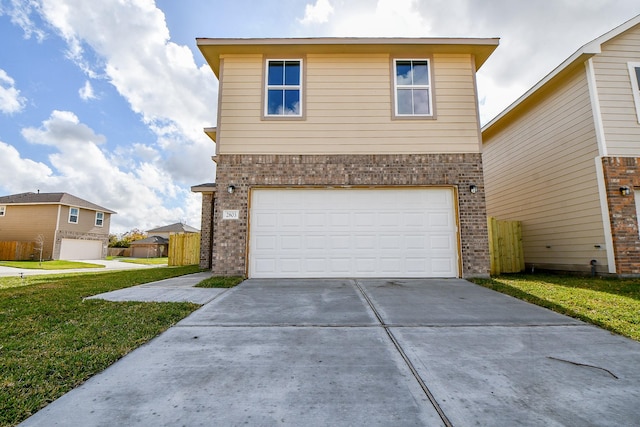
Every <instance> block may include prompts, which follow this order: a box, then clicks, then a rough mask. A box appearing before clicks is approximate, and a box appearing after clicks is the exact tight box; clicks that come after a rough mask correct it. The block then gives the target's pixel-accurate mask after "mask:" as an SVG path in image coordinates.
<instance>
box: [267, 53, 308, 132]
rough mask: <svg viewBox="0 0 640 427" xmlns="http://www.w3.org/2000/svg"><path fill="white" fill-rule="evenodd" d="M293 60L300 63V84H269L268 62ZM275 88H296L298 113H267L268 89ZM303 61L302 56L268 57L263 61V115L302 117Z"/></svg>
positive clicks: (278, 117) (289, 117)
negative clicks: (298, 98)
mask: <svg viewBox="0 0 640 427" xmlns="http://www.w3.org/2000/svg"><path fill="white" fill-rule="evenodd" d="M278 61H281V62H294V61H297V62H299V63H300V84H299V85H275V86H269V63H270V62H278ZM270 88H271V89H273V88H277V89H282V90H287V89H289V90H291V89H296V90H298V91H299V92H300V113H299V114H269V89H270ZM303 90H304V61H303V59H302V58H268V59H267V60H266V61H265V62H264V105H263V110H262V114H263V117H265V118H269V119H300V118H303V117H304V92H303Z"/></svg>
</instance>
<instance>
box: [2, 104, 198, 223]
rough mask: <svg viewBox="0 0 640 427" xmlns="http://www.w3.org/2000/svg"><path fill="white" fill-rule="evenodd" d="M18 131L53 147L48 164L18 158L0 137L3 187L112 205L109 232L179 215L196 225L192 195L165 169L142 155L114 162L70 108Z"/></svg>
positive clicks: (100, 139)
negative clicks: (122, 162) (6, 176)
mask: <svg viewBox="0 0 640 427" xmlns="http://www.w3.org/2000/svg"><path fill="white" fill-rule="evenodd" d="M22 135H23V136H24V138H25V139H26V140H27V141H28V142H29V143H31V144H39V145H46V146H48V147H50V149H53V150H54V153H52V154H50V155H49V163H50V164H51V166H52V169H50V168H48V167H47V166H46V165H44V164H42V163H36V162H33V161H32V160H28V159H21V158H20V155H19V154H18V152H17V150H16V149H15V148H14V147H12V146H10V145H8V144H3V143H0V169H2V170H3V171H8V172H7V173H9V174H11V176H12V179H11V182H10V183H7V184H4V183H3V185H2V187H3V188H4V189H6V190H7V191H9V192H20V191H34V189H36V188H37V189H40V190H41V191H64V192H67V193H71V194H73V195H75V196H78V197H81V198H84V199H86V200H89V201H91V202H93V203H96V204H98V205H101V206H104V207H106V208H109V209H113V210H115V211H117V212H118V215H115V216H114V217H113V220H112V228H111V232H116V233H121V232H124V231H126V230H129V229H131V228H142V229H147V228H152V227H153V226H156V225H157V224H158V223H161V224H162V223H166V224H170V223H173V222H177V221H178V220H179V219H182V218H187V219H188V221H189V222H190V223H192V224H194V223H195V224H196V225H199V223H200V214H199V212H196V209H194V205H195V204H197V199H194V198H193V197H192V194H191V193H190V192H189V191H188V190H186V189H183V188H181V187H179V186H177V185H175V184H174V182H173V180H172V177H171V176H170V174H169V173H168V172H167V171H166V170H164V169H162V168H161V167H159V166H158V165H157V164H155V163H152V162H147V161H133V160H132V161H130V162H129V163H128V164H127V165H126V167H121V166H119V163H118V161H117V159H116V158H114V156H113V155H111V154H109V153H107V152H105V151H103V150H102V149H101V146H102V145H103V143H104V142H105V139H104V137H103V136H102V135H98V134H96V133H95V132H94V131H93V129H91V128H90V127H89V126H87V125H86V124H84V123H82V122H81V121H80V120H79V118H78V117H77V116H76V115H75V114H74V113H72V112H69V111H53V112H52V113H51V116H50V117H49V118H48V119H46V120H44V121H43V122H42V125H41V126H40V127H38V128H25V129H23V130H22ZM135 149H140V146H138V147H137V148H135ZM144 151H146V152H147V153H148V154H149V155H151V153H152V152H153V151H152V150H151V151H150V150H144ZM172 202H173V203H172ZM166 205H175V206H177V207H173V208H167V207H165V206H166ZM198 210H199V207H198Z"/></svg>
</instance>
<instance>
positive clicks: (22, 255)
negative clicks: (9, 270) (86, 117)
mask: <svg viewBox="0 0 640 427" xmlns="http://www.w3.org/2000/svg"><path fill="white" fill-rule="evenodd" d="M35 251H36V243H35V242H0V260H2V261H25V260H30V259H34V253H35Z"/></svg>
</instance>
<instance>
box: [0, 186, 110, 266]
mask: <svg viewBox="0 0 640 427" xmlns="http://www.w3.org/2000/svg"><path fill="white" fill-rule="evenodd" d="M112 214H115V212H114V211H112V210H110V209H106V208H103V207H101V206H98V205H96V204H94V203H91V202H88V201H86V200H83V199H81V198H79V197H76V196H72V195H71V194H67V193H40V192H38V193H21V194H13V195H10V196H3V197H0V241H2V242H11V241H16V242H38V246H40V245H41V246H42V256H43V259H66V260H78V259H101V258H104V257H105V256H106V251H107V245H108V243H109V226H110V224H111V215H112ZM38 256H39V254H38ZM38 256H36V259H37V257H38Z"/></svg>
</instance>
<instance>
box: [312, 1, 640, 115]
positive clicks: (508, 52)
mask: <svg viewBox="0 0 640 427" xmlns="http://www.w3.org/2000/svg"><path fill="white" fill-rule="evenodd" d="M332 6H333V9H334V12H333V14H332V15H331V16H330V17H328V18H327V20H326V21H325V22H323V23H322V24H319V25H316V26H314V27H313V31H314V33H315V35H322V36H334V37H345V36H351V37H354V36H359V37H483V38H484V37H500V39H501V40H500V46H498V48H497V49H496V51H495V52H494V53H493V54H492V56H491V57H490V58H489V59H488V61H487V62H486V63H485V65H483V67H482V68H481V69H480V70H479V73H478V95H479V99H484V103H483V104H482V105H481V107H480V113H481V120H482V122H483V123H485V122H486V121H488V120H489V119H491V118H492V117H493V116H495V115H496V114H498V113H499V112H500V111H502V109H504V108H506V107H507V106H508V105H509V104H510V103H511V102H513V101H515V100H516V99H517V98H518V97H519V96H520V95H522V93H523V92H525V91H526V90H527V89H528V88H530V87H531V86H533V85H534V84H535V83H536V82H537V81H539V80H540V79H542V78H543V77H544V76H545V75H546V74H548V73H549V72H550V71H551V70H553V69H554V68H555V67H556V66H558V65H559V64H560V63H561V62H562V61H564V60H565V59H566V58H567V57H569V56H570V55H571V54H572V53H573V52H575V51H576V50H577V49H578V48H580V46H582V45H583V44H585V43H587V42H589V41H590V40H592V39H594V38H596V37H598V36H600V35H602V34H604V33H605V32H607V31H609V30H611V29H613V28H614V27H616V26H617V25H619V24H622V23H623V22H624V21H626V20H628V19H631V18H632V17H634V16H636V15H637V14H638V13H640V6H639V5H638V2H637V1H636V0H591V1H587V2H585V1H576V0H556V1H547V0H530V1H527V2H523V1H514V0H487V1H482V2H480V1H474V0H377V1H375V2H374V1H371V0H348V1H347V0H334V1H333V3H332ZM303 30H305V31H308V30H309V28H308V27H307V26H305V27H304V28H303Z"/></svg>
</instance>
